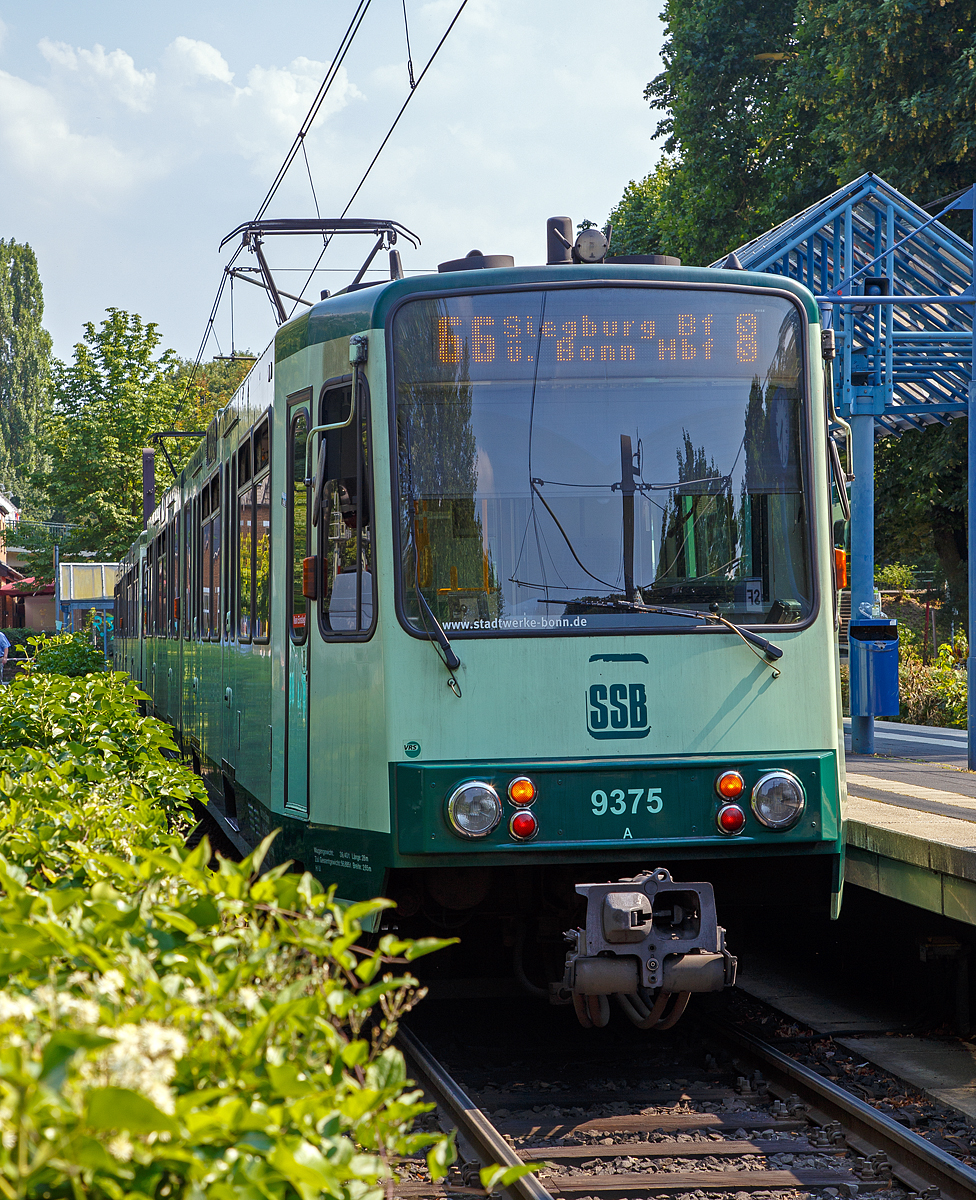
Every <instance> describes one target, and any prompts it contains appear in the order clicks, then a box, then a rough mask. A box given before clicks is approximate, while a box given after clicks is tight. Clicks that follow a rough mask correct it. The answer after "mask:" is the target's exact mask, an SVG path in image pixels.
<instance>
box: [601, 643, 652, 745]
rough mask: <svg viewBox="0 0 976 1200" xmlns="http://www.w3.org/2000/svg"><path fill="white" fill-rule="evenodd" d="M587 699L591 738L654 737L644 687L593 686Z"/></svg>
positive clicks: (611, 684) (642, 685) (605, 684)
mask: <svg viewBox="0 0 976 1200" xmlns="http://www.w3.org/2000/svg"><path fill="white" fill-rule="evenodd" d="M645 661H646V660H645ZM586 699H587V704H586V729H587V732H588V733H589V735H590V737H593V738H601V739H602V738H645V737H647V735H648V734H649V733H650V731H651V727H650V725H649V724H648V720H647V689H646V688H645V686H644V684H642V683H610V684H607V683H593V684H590V688H589V691H588V693H587V698H586Z"/></svg>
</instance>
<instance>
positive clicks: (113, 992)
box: [93, 970, 125, 1001]
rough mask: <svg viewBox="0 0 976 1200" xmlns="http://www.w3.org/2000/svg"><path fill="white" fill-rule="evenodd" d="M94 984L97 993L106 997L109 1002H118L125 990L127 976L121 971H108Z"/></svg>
mask: <svg viewBox="0 0 976 1200" xmlns="http://www.w3.org/2000/svg"><path fill="white" fill-rule="evenodd" d="M93 982H94V985H95V991H96V993H97V994H98V995H100V996H104V997H105V998H106V999H107V1000H113V1001H115V1000H118V999H119V996H120V995H121V993H122V992H123V991H124V990H125V976H124V975H123V974H122V972H121V971H116V970H111V971H106V972H105V974H104V975H102V976H101V978H99V979H96V980H94V981H93Z"/></svg>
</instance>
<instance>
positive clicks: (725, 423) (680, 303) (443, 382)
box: [394, 287, 812, 636]
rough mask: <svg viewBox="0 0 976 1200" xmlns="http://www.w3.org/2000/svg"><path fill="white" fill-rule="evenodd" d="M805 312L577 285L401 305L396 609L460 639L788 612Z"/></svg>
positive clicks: (797, 557) (723, 298) (798, 551)
mask: <svg viewBox="0 0 976 1200" xmlns="http://www.w3.org/2000/svg"><path fill="white" fill-rule="evenodd" d="M800 329H801V325H800V318H799V315H798V313H797V310H796V309H795V307H794V306H793V305H792V304H791V303H790V302H789V301H787V300H785V299H783V298H780V297H772V296H766V295H753V294H747V293H732V292H709V291H704V290H683V291H680V292H679V291H675V290H667V289H650V288H617V287H613V288H609V287H608V288H600V289H594V288H586V289H582V288H581V289H565V290H562V289H561V290H559V291H552V292H540V291H533V292H519V293H508V294H493V295H484V294H482V295H468V296H457V297H453V298H449V299H446V300H444V299H441V300H417V301H412V302H410V303H408V304H407V305H405V306H404V307H403V308H402V309H400V311H399V313H398V314H397V317H396V322H395V326H394V359H395V365H394V370H395V379H396V402H397V428H398V470H399V488H400V521H401V546H402V550H403V586H402V592H403V603H404V607H405V610H406V615H407V617H408V619H409V620H410V621H411V622H412V623H413V624H414V625H416V626H417V628H423V619H422V618H423V613H422V611H421V607H420V605H419V604H418V602H417V596H416V591H417V590H420V591H422V593H423V595H424V597H425V598H426V600H427V603H428V604H429V605H430V607H431V609H432V611H433V612H434V613H435V615H436V616H437V618H438V620H440V621H441V622H442V624H443V625H444V627H445V629H446V630H447V632H448V634H449V635H450V636H453V634H454V633H458V632H461V633H463V632H466V631H467V632H473V633H478V632H507V633H518V632H528V633H531V632H546V633H553V632H560V631H566V632H594V633H599V632H607V631H612V630H629V631H638V630H642V629H660V628H687V627H688V626H689V625H690V624H691V622H690V621H689V620H687V619H682V618H681V617H678V616H669V615H667V614H660V613H644V612H638V611H635V610H634V608H633V605H634V604H638V605H665V606H668V607H671V608H687V609H693V610H701V609H705V610H708V611H711V612H714V613H721V614H722V615H723V616H725V617H727V618H728V619H730V620H732V621H735V622H737V623H741V624H763V623H766V624H769V623H772V624H780V623H789V622H793V621H797V620H801V619H803V618H804V617H806V616H807V615H809V613H810V611H811V605H812V596H811V585H810V565H809V549H808V540H809V539H808V531H807V514H806V511H805V507H804V503H803V490H802V470H801V461H802V454H801V445H802V439H803V431H802V419H801V418H802V403H801V391H800V379H801V353H800V347H799V338H800Z"/></svg>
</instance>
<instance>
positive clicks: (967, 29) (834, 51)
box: [794, 0, 976, 238]
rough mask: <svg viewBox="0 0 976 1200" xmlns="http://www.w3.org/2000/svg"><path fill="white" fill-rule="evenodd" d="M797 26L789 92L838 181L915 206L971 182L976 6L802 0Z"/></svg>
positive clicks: (975, 160) (968, 1) (949, 1)
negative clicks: (863, 180)
mask: <svg viewBox="0 0 976 1200" xmlns="http://www.w3.org/2000/svg"><path fill="white" fill-rule="evenodd" d="M797 21H798V30H799V35H798V45H799V47H800V53H799V55H798V58H797V69H796V72H795V84H794V87H795V90H796V93H797V96H798V98H799V100H800V102H801V103H802V104H804V105H805V106H806V107H807V108H808V109H809V110H810V111H811V112H815V113H816V114H817V117H818V119H817V125H816V131H815V132H816V137H817V139H818V141H819V142H820V144H821V145H822V147H823V151H824V157H825V161H828V162H829V163H830V166H831V170H832V172H833V174H834V175H835V177H836V178H837V179H838V180H840V181H844V180H847V179H849V178H852V177H854V176H857V175H860V174H862V173H863V172H864V171H874V172H876V173H877V174H879V175H881V176H882V177H883V178H884V179H886V180H888V182H890V183H893V184H894V185H895V186H896V187H897V188H899V189H900V190H901V191H903V192H906V193H907V194H908V195H910V196H913V197H914V198H916V199H917V200H918V201H920V202H926V201H931V200H934V199H937V198H938V197H940V196H942V195H944V194H947V193H949V192H952V191H955V190H957V189H959V188H962V187H968V186H969V185H971V184H972V182H973V179H974V174H976V0H860V2H857V3H854V4H851V3H850V0H800V2H799V4H798V7H797ZM970 234H971V229H970V230H968V231H966V236H967V238H968V236H969V235H970Z"/></svg>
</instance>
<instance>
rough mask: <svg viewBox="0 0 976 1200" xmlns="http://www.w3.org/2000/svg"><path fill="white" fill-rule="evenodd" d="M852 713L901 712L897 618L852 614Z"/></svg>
mask: <svg viewBox="0 0 976 1200" xmlns="http://www.w3.org/2000/svg"><path fill="white" fill-rule="evenodd" d="M847 644H848V647H849V655H850V658H849V661H850V668H851V716H852V717H897V716H898V622H897V621H893V620H890V619H888V618H887V617H853V618H852V619H851V623H850V626H849V627H848V633H847Z"/></svg>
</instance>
